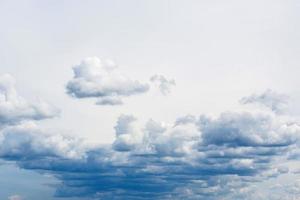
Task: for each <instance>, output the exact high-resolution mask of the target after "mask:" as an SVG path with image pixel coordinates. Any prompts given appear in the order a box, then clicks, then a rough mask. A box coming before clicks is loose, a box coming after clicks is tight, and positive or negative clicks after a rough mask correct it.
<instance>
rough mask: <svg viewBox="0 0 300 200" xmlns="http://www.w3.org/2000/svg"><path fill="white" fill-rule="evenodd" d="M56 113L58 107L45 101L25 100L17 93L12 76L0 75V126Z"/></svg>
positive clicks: (57, 112)
mask: <svg viewBox="0 0 300 200" xmlns="http://www.w3.org/2000/svg"><path fill="white" fill-rule="evenodd" d="M58 114H59V111H58V109H57V108H55V107H53V106H51V105H49V104H48V103H46V102H43V101H38V102H35V103H29V102H27V101H26V100H25V99H24V98H23V97H21V96H19V95H18V93H17V91H16V89H15V80H14V78H13V77H12V76H10V75H8V74H5V75H1V76H0V126H3V125H9V124H16V123H19V122H21V121H26V120H41V119H46V118H52V117H55V116H57V115H58Z"/></svg>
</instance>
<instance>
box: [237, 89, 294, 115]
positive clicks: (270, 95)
mask: <svg viewBox="0 0 300 200" xmlns="http://www.w3.org/2000/svg"><path fill="white" fill-rule="evenodd" d="M287 100H288V97H287V96H286V95H283V94H279V93H276V92H274V91H272V90H270V89H268V90H266V91H265V92H263V93H262V94H253V95H250V96H247V97H244V98H242V99H241V100H240V102H241V103H242V104H259V105H262V106H265V107H267V108H269V109H271V110H272V111H274V112H276V113H282V112H283V111H284V110H285V109H286V107H287Z"/></svg>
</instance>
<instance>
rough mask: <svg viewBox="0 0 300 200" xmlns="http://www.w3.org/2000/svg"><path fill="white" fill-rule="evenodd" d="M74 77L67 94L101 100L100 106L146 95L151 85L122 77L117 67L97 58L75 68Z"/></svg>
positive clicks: (91, 58) (68, 85) (68, 86)
mask: <svg viewBox="0 0 300 200" xmlns="http://www.w3.org/2000/svg"><path fill="white" fill-rule="evenodd" d="M73 72H74V77H73V79H72V80H70V81H69V82H68V84H67V92H68V94H70V95H71V96H73V97H76V98H99V99H98V101H97V104H98V105H117V104H121V103H122V98H123V97H126V96H132V95H136V94H141V93H145V92H147V91H148V90H149V85H148V84H146V83H141V82H139V81H137V80H131V79H129V78H127V77H126V76H124V75H122V74H121V73H120V72H119V71H118V69H117V66H116V65H115V64H114V63H113V62H111V61H106V60H100V59H99V58H97V57H90V58H86V59H84V60H82V62H81V63H80V64H79V65H76V66H74V67H73Z"/></svg>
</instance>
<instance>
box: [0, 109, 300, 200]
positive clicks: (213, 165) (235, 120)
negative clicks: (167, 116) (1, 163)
mask: <svg viewBox="0 0 300 200" xmlns="http://www.w3.org/2000/svg"><path fill="white" fill-rule="evenodd" d="M183 119H185V120H183ZM179 122H180V123H179ZM115 133H116V139H115V141H114V143H113V144H111V145H106V146H98V147H93V148H86V147H82V146H81V145H80V141H79V142H78V140H76V139H72V138H67V137H63V136H57V135H52V134H50V135H49V134H45V133H43V132H41V130H39V129H37V128H36V127H34V126H33V125H19V126H17V127H9V128H6V129H4V130H3V131H2V133H1V134H2V136H1V140H0V141H1V144H0V147H1V148H0V157H1V158H3V159H9V160H15V161H16V162H17V164H18V165H19V166H20V167H22V168H25V169H32V170H37V171H41V170H42V171H46V172H47V173H50V174H52V175H53V176H55V177H56V178H58V179H59V180H61V185H59V186H58V187H57V191H56V194H55V195H56V196H59V197H75V196H76V197H87V198H91V199H92V198H96V199H101V198H103V199H202V198H205V199H222V198H223V199H226V198H227V197H228V198H227V199H243V198H242V194H241V191H244V193H245V190H246V189H247V188H248V187H249V186H251V185H252V184H253V183H257V182H261V181H265V180H269V179H270V178H273V177H277V176H280V175H281V174H285V173H287V172H288V169H287V168H284V167H281V166H279V165H278V163H277V160H278V159H279V160H284V159H285V158H286V156H287V154H288V152H289V150H290V148H291V147H293V146H294V145H296V143H297V139H298V135H299V134H300V127H299V125H298V124H296V123H292V122H290V121H285V120H284V119H281V117H280V116H277V115H274V114H269V115H267V114H266V113H264V114H257V113H250V112H241V113H240V112H230V113H223V114H221V115H220V116H219V117H216V118H209V117H207V116H203V115H202V116H200V117H190V116H187V117H183V118H182V117H181V118H179V119H177V120H176V122H175V123H174V124H165V123H162V122H157V121H154V120H152V119H151V120H149V121H148V122H147V123H146V124H145V125H144V126H139V123H138V121H137V119H136V118H135V117H134V116H132V115H121V116H120V117H119V119H118V120H117V123H116V126H115ZM233 194H235V197H236V198H234V197H233V196H232V195H233ZM230 196H231V198H229V197H230ZM238 197H239V198H238ZM253 198H254V197H253Z"/></svg>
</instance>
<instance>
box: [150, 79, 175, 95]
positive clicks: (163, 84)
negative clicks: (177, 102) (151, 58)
mask: <svg viewBox="0 0 300 200" xmlns="http://www.w3.org/2000/svg"><path fill="white" fill-rule="evenodd" d="M150 81H151V82H154V83H157V84H158V87H159V89H160V92H161V93H162V94H163V95H167V94H169V93H170V92H171V88H172V87H173V86H175V85H176V83H175V80H174V79H170V80H168V79H167V78H165V77H164V76H163V75H154V76H152V77H151V78H150Z"/></svg>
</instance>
